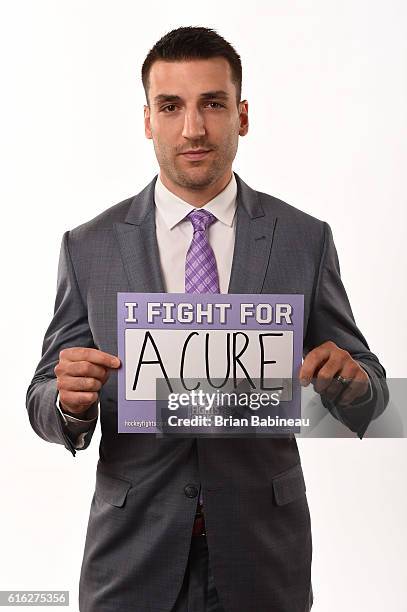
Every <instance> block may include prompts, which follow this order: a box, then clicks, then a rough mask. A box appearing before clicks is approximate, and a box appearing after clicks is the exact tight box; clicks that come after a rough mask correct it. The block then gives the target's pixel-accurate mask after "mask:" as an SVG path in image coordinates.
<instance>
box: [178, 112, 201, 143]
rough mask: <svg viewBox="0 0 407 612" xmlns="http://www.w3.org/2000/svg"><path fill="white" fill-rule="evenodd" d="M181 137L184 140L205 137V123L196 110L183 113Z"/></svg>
mask: <svg viewBox="0 0 407 612" xmlns="http://www.w3.org/2000/svg"><path fill="white" fill-rule="evenodd" d="M182 135H183V137H184V138H188V139H192V140H193V139H196V138H200V137H201V136H204V135H205V122H204V119H203V116H202V114H201V113H200V112H199V111H198V110H196V109H194V110H188V111H186V112H185V118H184V129H183V130H182Z"/></svg>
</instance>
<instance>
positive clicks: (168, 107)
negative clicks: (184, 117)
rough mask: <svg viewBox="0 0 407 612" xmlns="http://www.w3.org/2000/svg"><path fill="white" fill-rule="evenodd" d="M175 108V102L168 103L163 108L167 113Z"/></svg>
mask: <svg viewBox="0 0 407 612" xmlns="http://www.w3.org/2000/svg"><path fill="white" fill-rule="evenodd" d="M175 109H176V106H175V104H168V105H167V106H164V108H162V109H161V110H163V111H164V112H165V113H166V112H169V113H172V112H173V111H174V110H175Z"/></svg>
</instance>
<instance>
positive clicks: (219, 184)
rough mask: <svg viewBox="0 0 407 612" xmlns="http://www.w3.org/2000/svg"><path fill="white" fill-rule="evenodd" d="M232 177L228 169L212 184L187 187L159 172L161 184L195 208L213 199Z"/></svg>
mask: <svg viewBox="0 0 407 612" xmlns="http://www.w3.org/2000/svg"><path fill="white" fill-rule="evenodd" d="M231 178H232V171H231V170H230V171H229V172H228V173H226V174H224V175H223V176H222V177H221V178H220V179H219V180H217V181H216V182H215V183H213V184H212V185H209V186H208V187H205V188H203V189H188V187H182V186H181V185H177V184H176V183H173V182H172V181H170V180H169V179H168V178H167V177H166V176H164V175H163V173H162V172H160V179H161V182H162V184H163V185H164V186H165V187H166V188H167V189H168V191H171V193H173V194H174V195H176V196H178V197H179V198H181V199H182V200H184V201H185V202H188V204H191V205H192V206H196V208H201V207H202V206H205V204H207V203H208V202H210V201H211V200H213V198H215V197H216V196H217V195H218V194H219V193H220V192H221V191H223V190H224V189H225V187H226V185H227V184H228V183H229V182H230V179H231Z"/></svg>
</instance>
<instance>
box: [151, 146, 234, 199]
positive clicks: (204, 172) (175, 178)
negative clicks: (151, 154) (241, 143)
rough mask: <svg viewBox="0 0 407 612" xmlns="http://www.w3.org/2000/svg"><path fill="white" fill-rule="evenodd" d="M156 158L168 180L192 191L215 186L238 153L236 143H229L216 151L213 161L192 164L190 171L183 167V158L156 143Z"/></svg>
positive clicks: (212, 154) (213, 153)
mask: <svg viewBox="0 0 407 612" xmlns="http://www.w3.org/2000/svg"><path fill="white" fill-rule="evenodd" d="M154 148H155V153H156V157H157V160H158V163H159V166H160V168H161V170H162V171H163V172H164V173H165V174H166V175H167V176H168V178H169V179H170V180H171V181H172V182H173V183H175V184H176V185H178V186H180V187H183V188H186V189H192V190H197V191H199V190H201V189H205V188H206V187H209V186H210V185H213V184H214V183H215V182H216V181H217V180H218V179H219V178H221V177H222V176H223V175H224V174H225V172H226V170H227V168H228V167H229V166H230V165H231V163H232V162H233V160H234V158H235V156H236V151H237V141H236V143H232V142H230V143H228V145H227V146H226V147H222V150H221V151H219V148H216V149H214V151H213V152H212V153H210V156H211V157H212V158H213V159H211V160H209V161H208V160H206V159H204V160H202V161H196V162H191V164H190V169H189V170H188V169H186V168H182V167H181V163H182V160H181V157H179V156H178V155H176V154H175V155H174V153H173V152H172V150H171V151H168V152H167V151H166V150H165V149H164V148H161V147H159V146H156V144H155V143H154Z"/></svg>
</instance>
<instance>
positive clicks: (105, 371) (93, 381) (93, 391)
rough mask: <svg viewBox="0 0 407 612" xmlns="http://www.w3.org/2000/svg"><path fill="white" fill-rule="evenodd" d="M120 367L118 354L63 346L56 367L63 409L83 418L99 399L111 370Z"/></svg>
mask: <svg viewBox="0 0 407 612" xmlns="http://www.w3.org/2000/svg"><path fill="white" fill-rule="evenodd" d="M119 366H120V359H119V358H118V357H116V356H114V355H109V353H104V352H103V351H99V350H98V349H93V348H83V347H72V348H66V349H63V350H62V351H61V352H60V353H59V362H58V363H57V365H56V366H55V368H54V372H55V374H56V377H57V388H58V391H59V401H60V404H61V408H62V409H63V410H64V411H66V412H69V413H71V414H73V415H74V416H77V417H78V418H80V417H81V415H83V414H84V413H85V412H86V411H87V410H88V408H89V407H90V406H92V404H94V403H95V402H97V400H98V397H99V390H100V389H101V387H102V385H104V384H105V382H106V381H107V379H108V378H109V374H110V370H111V369H116V368H118V367H119Z"/></svg>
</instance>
